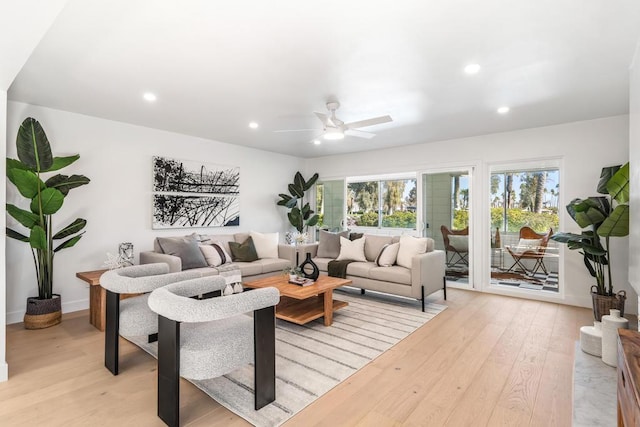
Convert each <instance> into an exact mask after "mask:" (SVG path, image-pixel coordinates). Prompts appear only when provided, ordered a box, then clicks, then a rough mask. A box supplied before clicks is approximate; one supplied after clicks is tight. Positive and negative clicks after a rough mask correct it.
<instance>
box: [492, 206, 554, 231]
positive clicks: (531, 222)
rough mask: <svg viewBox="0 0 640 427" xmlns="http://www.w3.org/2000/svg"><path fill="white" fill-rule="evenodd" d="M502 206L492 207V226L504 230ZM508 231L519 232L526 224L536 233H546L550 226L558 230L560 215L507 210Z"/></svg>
mask: <svg viewBox="0 0 640 427" xmlns="http://www.w3.org/2000/svg"><path fill="white" fill-rule="evenodd" d="M503 212H504V211H503V209H502V208H491V227H492V228H496V227H497V228H499V229H500V231H503V230H504V224H503V222H502V220H503V218H502V215H503ZM507 221H508V223H507V232H509V233H517V232H519V231H520V229H521V228H522V227H524V226H528V227H531V228H533V230H534V231H535V232H536V233H545V232H547V231H549V228H553V229H554V230H557V229H558V227H559V224H560V219H559V218H558V215H557V214H555V213H552V212H542V213H535V212H529V211H523V210H521V209H508V210H507Z"/></svg>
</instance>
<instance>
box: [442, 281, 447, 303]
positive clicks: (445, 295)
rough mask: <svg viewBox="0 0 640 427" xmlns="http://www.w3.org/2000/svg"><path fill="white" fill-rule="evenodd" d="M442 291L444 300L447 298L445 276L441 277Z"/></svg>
mask: <svg viewBox="0 0 640 427" xmlns="http://www.w3.org/2000/svg"><path fill="white" fill-rule="evenodd" d="M442 291H443V292H444V300H445V301H446V300H447V276H444V277H443V278H442Z"/></svg>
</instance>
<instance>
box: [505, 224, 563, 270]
mask: <svg viewBox="0 0 640 427" xmlns="http://www.w3.org/2000/svg"><path fill="white" fill-rule="evenodd" d="M552 234H553V229H552V228H549V231H548V232H547V233H536V232H535V231H534V230H533V229H532V228H530V227H522V228H521V229H520V240H519V241H518V245H517V246H506V249H507V251H508V252H509V254H510V255H511V256H512V257H513V260H514V263H513V265H512V266H511V267H509V269H508V270H507V272H510V271H511V270H513V269H514V268H515V267H516V266H517V267H520V269H522V271H524V273H525V274H526V275H528V276H534V275H535V274H536V273H537V272H538V270H542V271H543V272H544V274H547V275H548V274H549V273H548V272H547V268H546V266H545V265H544V256H545V252H546V250H547V244H548V243H549V238H550V237H551V235H552ZM524 260H533V261H534V264H533V268H532V269H531V270H529V269H527V267H526V266H525V265H524V263H523V262H522V261H524Z"/></svg>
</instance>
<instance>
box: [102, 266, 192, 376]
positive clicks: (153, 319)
mask: <svg viewBox="0 0 640 427" xmlns="http://www.w3.org/2000/svg"><path fill="white" fill-rule="evenodd" d="M197 277H202V273H201V272H197V271H189V270H186V271H182V272H179V273H169V266H168V265H167V264H164V263H157V264H144V265H134V266H131V267H124V268H119V269H116V270H109V271H107V272H105V273H104V274H103V275H102V276H101V277H100V286H102V287H103V288H105V289H106V291H107V292H106V293H107V308H106V325H105V331H104V340H105V346H104V365H105V366H106V368H107V369H109V371H111V373H112V374H113V375H118V372H119V367H118V361H119V358H118V353H119V336H120V335H122V336H125V337H127V336H141V335H147V336H148V337H149V342H153V341H154V340H155V339H156V334H157V333H158V316H157V314H156V313H154V312H153V311H151V309H150V308H149V306H148V304H147V299H148V298H149V292H151V291H153V290H154V289H156V288H159V287H161V286H165V285H168V284H170V283H174V282H179V281H181V280H188V279H193V278H197ZM121 294H142V295H138V296H134V297H132V298H127V299H123V300H122V301H120V295H121Z"/></svg>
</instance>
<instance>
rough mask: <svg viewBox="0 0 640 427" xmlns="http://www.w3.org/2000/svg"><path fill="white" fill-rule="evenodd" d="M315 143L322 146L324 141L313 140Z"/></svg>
mask: <svg viewBox="0 0 640 427" xmlns="http://www.w3.org/2000/svg"><path fill="white" fill-rule="evenodd" d="M313 143H314V144H315V145H320V144H322V141H320V140H319V139H314V140H313Z"/></svg>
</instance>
